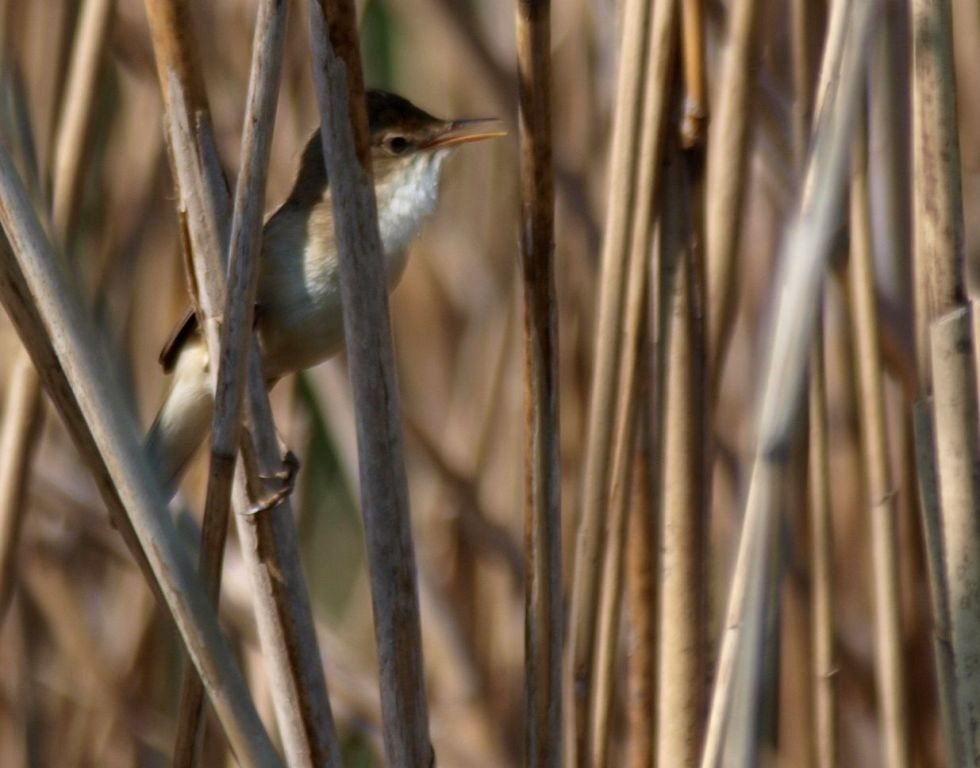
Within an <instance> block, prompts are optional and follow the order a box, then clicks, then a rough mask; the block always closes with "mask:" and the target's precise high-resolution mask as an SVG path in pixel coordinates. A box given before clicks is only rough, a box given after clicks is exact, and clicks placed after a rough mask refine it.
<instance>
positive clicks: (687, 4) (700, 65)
mask: <svg viewBox="0 0 980 768" xmlns="http://www.w3.org/2000/svg"><path fill="white" fill-rule="evenodd" d="M681 40H682V45H681V59H682V62H683V66H682V67H681V71H682V72H683V75H684V107H683V110H684V112H683V115H682V116H681V128H680V135H681V146H682V147H683V148H684V149H691V148H692V147H696V146H701V145H702V144H703V143H704V133H705V128H706V127H707V124H708V85H707V80H706V78H705V72H704V0H681Z"/></svg>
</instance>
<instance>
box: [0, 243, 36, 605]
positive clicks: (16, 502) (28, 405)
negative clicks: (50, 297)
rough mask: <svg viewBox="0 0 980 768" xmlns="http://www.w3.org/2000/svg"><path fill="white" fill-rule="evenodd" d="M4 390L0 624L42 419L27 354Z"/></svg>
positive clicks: (0, 472) (0, 426) (8, 594)
mask: <svg viewBox="0 0 980 768" xmlns="http://www.w3.org/2000/svg"><path fill="white" fill-rule="evenodd" d="M0 247H2V246H0ZM7 387H8V389H7V397H6V402H5V403H4V408H3V411H2V412H0V416H2V418H3V421H2V422H0V457H2V461H0V625H2V623H3V616H4V614H5V613H6V609H7V606H8V605H9V604H10V597H11V595H12V594H13V586H14V578H15V569H16V568H15V566H16V561H17V560H16V559H17V542H18V541H19V540H20V529H21V527H22V525H23V521H24V504H25V501H26V499H25V496H26V490H27V480H28V477H29V475H30V465H31V459H32V457H33V456H34V451H35V450H36V448H37V437H38V435H39V434H40V431H41V430H40V427H41V423H42V420H43V419H42V415H41V414H42V411H41V387H40V381H39V380H38V377H37V373H36V372H35V370H34V366H33V364H32V363H31V359H30V358H29V357H28V356H27V354H26V353H24V352H21V353H19V354H18V355H17V359H16V361H15V362H14V364H13V366H12V367H11V371H10V376H9V378H8V380H7Z"/></svg>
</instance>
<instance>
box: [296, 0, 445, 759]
mask: <svg viewBox="0 0 980 768" xmlns="http://www.w3.org/2000/svg"><path fill="white" fill-rule="evenodd" d="M309 7H310V27H311V37H312V47H313V79H314V82H315V84H316V92H317V104H318V106H319V108H320V119H321V129H320V136H321V139H322V141H323V154H324V159H325V161H326V170H327V178H329V179H330V185H331V189H332V195H331V199H332V201H333V209H334V225H335V229H336V232H335V234H336V239H337V251H338V255H339V268H340V288H341V293H342V296H343V311H344V336H345V339H346V342H347V360H348V365H349V368H350V378H351V386H352V388H353V390H354V407H355V418H356V421H357V449H358V468H359V473H360V480H361V483H360V488H361V512H362V515H363V517H364V532H365V537H366V540H367V549H368V563H369V566H370V576H371V597H372V602H373V606H374V621H375V638H376V640H377V644H378V663H379V668H380V683H381V712H382V716H383V719H384V742H385V754H386V758H387V763H388V764H389V765H393V766H394V765H411V766H415V765H430V764H431V763H432V762H433V761H434V759H435V758H434V756H433V754H432V747H431V745H430V744H429V716H428V706H427V703H426V698H425V678H424V674H423V667H422V632H421V624H420V619H419V598H418V583H417V576H416V572H415V550H414V547H413V544H412V530H411V520H410V516H409V504H408V485H407V480H406V477H405V463H404V460H403V458H402V435H401V423H400V416H399V397H398V385H397V382H396V380H395V365H394V357H393V352H392V341H391V328H390V319H389V316H388V291H387V287H386V282H385V267H384V260H383V256H382V252H381V240H380V237H379V235H378V223H377V212H376V204H375V199H374V186H373V184H372V180H371V155H370V137H369V135H368V123H367V109H366V107H365V103H364V83H363V75H362V71H361V54H360V49H359V47H358V41H357V29H356V14H355V9H354V3H353V2H352V0H310V4H309Z"/></svg>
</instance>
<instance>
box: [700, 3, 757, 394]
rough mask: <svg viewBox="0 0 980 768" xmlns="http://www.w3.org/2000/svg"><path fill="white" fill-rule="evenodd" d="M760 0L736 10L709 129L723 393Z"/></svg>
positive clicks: (712, 354) (712, 272)
mask: <svg viewBox="0 0 980 768" xmlns="http://www.w3.org/2000/svg"><path fill="white" fill-rule="evenodd" d="M761 5H762V3H761V2H760V0H738V1H737V2H735V3H734V5H733V7H732V10H731V17H730V19H731V20H730V27H729V33H728V39H727V42H726V46H725V53H724V55H723V63H722V68H721V75H720V77H719V82H718V87H717V89H716V93H717V95H718V104H717V106H716V107H715V109H714V116H713V119H712V121H711V126H710V128H709V131H708V183H707V189H708V195H707V208H706V217H705V226H706V228H707V229H706V233H705V234H706V237H707V241H706V244H705V245H706V249H707V250H706V257H707V265H708V266H707V269H708V368H709V375H710V376H711V391H712V393H714V392H717V389H718V386H719V382H720V380H721V372H722V366H723V364H724V357H725V349H726V347H727V346H728V339H729V337H730V335H731V331H732V326H733V325H734V323H733V316H734V312H735V299H736V295H737V292H738V279H739V275H738V269H737V265H736V263H735V258H736V254H737V253H738V247H739V239H740V233H741V228H742V220H743V211H742V207H743V200H744V197H745V188H746V186H747V183H748V177H747V173H748V159H749V152H748V148H749V137H750V133H751V122H750V121H751V120H752V115H753V98H754V92H755V82H754V75H755V64H754V62H755V57H756V55H757V46H755V45H754V44H753V43H754V40H755V37H756V35H755V28H756V26H757V18H758V16H759V12H760V7H761Z"/></svg>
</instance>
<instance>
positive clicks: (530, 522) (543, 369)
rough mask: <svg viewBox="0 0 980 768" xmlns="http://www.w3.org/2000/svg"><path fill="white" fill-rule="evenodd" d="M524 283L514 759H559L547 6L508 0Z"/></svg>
mask: <svg viewBox="0 0 980 768" xmlns="http://www.w3.org/2000/svg"><path fill="white" fill-rule="evenodd" d="M516 23H517V61H518V71H519V73H520V80H519V83H520V85H519V90H518V96H519V102H520V109H519V116H520V126H521V136H520V138H521V248H520V257H521V273H522V276H523V288H524V291H523V293H524V561H525V567H524V669H525V671H524V697H525V700H524V717H525V719H524V760H525V762H526V764H527V765H535V766H552V767H553V768H559V766H560V765H561V746H562V744H561V715H562V712H561V704H562V701H561V649H562V634H563V628H564V622H563V618H562V590H561V587H562V580H561V576H562V572H561V471H560V464H559V457H558V439H559V432H558V430H559V424H558V310H557V300H556V297H555V267H554V257H555V186H554V167H553V164H552V144H551V139H552V136H551V131H552V126H551V3H550V0H518V2H517V22H516Z"/></svg>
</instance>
